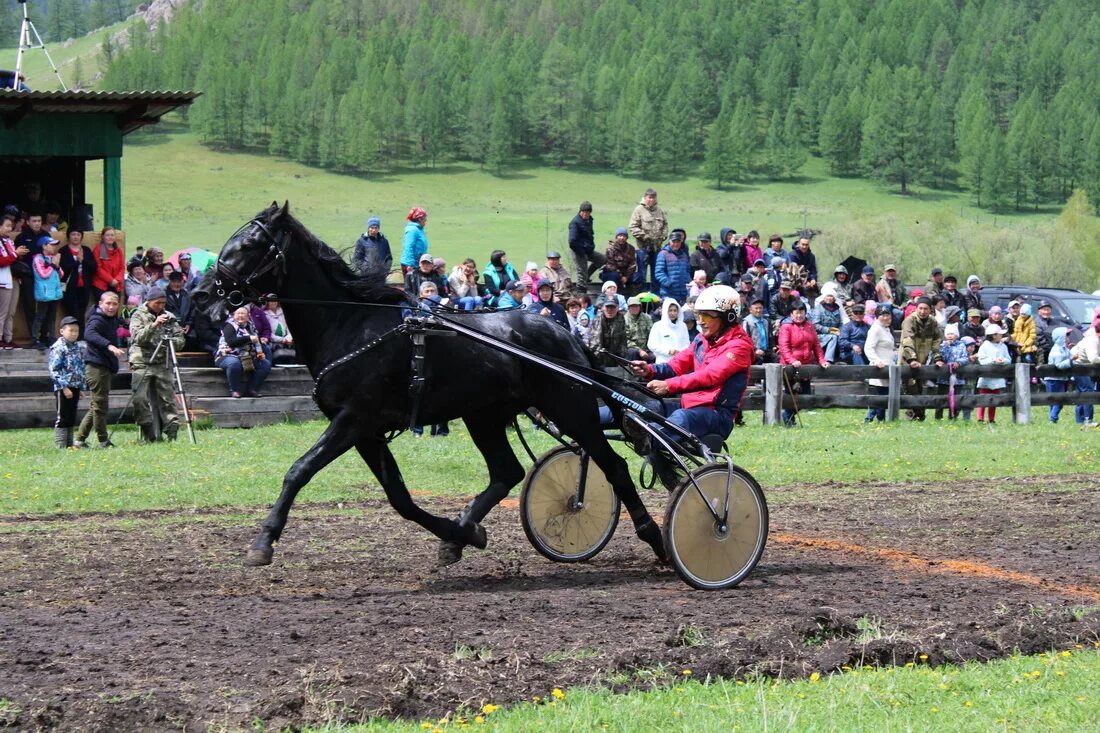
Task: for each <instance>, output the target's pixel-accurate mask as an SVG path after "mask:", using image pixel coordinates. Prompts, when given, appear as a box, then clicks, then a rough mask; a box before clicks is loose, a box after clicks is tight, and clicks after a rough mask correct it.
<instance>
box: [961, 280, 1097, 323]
mask: <svg viewBox="0 0 1100 733" xmlns="http://www.w3.org/2000/svg"><path fill="white" fill-rule="evenodd" d="M1018 296H1023V299H1024V302H1025V303H1030V304H1031V308H1032V310H1037V309H1038V307H1039V304H1040V303H1042V302H1047V303H1050V306H1051V309H1052V311H1053V312H1052V313H1051V319H1052V320H1054V321H1055V322H1056V323H1057V324H1058V325H1060V326H1070V325H1084V326H1088V325H1089V324H1090V323H1092V316H1093V314H1094V313H1095V312H1096V306H1098V305H1100V296H1098V295H1095V294H1093V295H1089V294H1088V293H1082V292H1081V291H1080V290H1073V289H1071V288H1033V287H1030V286H1027V285H986V286H985V287H983V288H982V302H983V303H984V304H985V307H986V308H990V307H992V306H994V305H999V306H1001V308H1005V307H1007V306H1008V304H1009V302H1010V301H1012V300H1015V299H1016V298H1017V297H1018Z"/></svg>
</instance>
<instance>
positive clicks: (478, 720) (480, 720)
mask: <svg viewBox="0 0 1100 733" xmlns="http://www.w3.org/2000/svg"><path fill="white" fill-rule="evenodd" d="M474 722H475V723H477V724H478V725H481V724H482V723H484V722H485V718H484V716H481V715H475V716H474Z"/></svg>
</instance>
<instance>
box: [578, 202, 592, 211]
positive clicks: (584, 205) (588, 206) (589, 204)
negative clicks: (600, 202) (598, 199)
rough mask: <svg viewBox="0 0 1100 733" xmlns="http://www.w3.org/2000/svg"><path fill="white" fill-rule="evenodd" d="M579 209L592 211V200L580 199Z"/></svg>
mask: <svg viewBox="0 0 1100 733" xmlns="http://www.w3.org/2000/svg"><path fill="white" fill-rule="evenodd" d="M581 211H592V202H591V201H581Z"/></svg>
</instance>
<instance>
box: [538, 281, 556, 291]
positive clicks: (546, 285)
mask: <svg viewBox="0 0 1100 733" xmlns="http://www.w3.org/2000/svg"><path fill="white" fill-rule="evenodd" d="M543 288H550V289H551V290H553V289H554V283H552V282H550V281H549V280H539V290H542V289H543Z"/></svg>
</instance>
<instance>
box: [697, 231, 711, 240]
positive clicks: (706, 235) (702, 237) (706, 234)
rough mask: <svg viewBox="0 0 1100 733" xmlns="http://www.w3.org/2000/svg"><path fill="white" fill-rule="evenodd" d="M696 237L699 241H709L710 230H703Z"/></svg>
mask: <svg viewBox="0 0 1100 733" xmlns="http://www.w3.org/2000/svg"><path fill="white" fill-rule="evenodd" d="M697 239H698V240H699V241H700V242H709V241H710V232H703V233H702V234H700V235H699V236H698V237H697Z"/></svg>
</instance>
